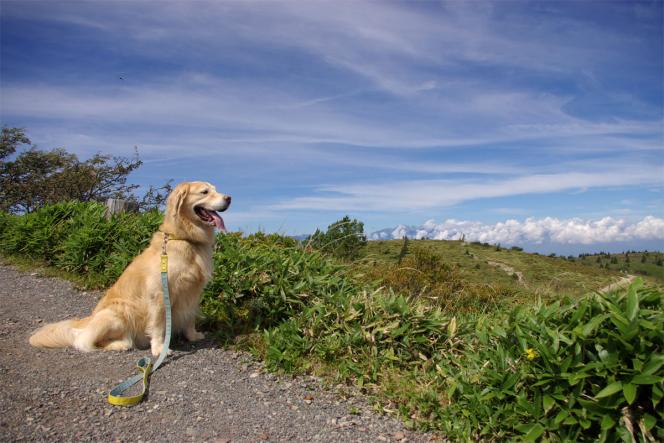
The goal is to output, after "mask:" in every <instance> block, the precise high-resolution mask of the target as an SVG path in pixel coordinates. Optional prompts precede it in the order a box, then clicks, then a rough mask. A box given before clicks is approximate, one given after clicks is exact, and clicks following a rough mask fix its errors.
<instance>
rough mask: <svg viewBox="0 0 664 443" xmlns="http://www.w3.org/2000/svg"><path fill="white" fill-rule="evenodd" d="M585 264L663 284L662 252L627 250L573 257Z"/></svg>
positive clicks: (663, 262) (663, 259)
mask: <svg viewBox="0 0 664 443" xmlns="http://www.w3.org/2000/svg"><path fill="white" fill-rule="evenodd" d="M573 260H574V261H575V262H577V263H580V264H582V265H586V266H592V267H597V268H603V269H606V270H611V271H620V272H624V273H628V274H633V275H640V276H645V277H647V278H649V279H652V280H654V281H656V282H657V283H658V284H664V253H663V252H648V251H643V252H636V251H627V252H623V253H621V254H608V253H600V254H582V255H580V256H579V257H575V258H574V259H573Z"/></svg>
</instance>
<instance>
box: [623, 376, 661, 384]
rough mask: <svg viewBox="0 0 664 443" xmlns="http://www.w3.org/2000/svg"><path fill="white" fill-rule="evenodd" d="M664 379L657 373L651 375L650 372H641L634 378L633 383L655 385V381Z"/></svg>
mask: <svg viewBox="0 0 664 443" xmlns="http://www.w3.org/2000/svg"><path fill="white" fill-rule="evenodd" d="M662 380H664V377H661V376H657V375H650V374H639V375H635V376H634V378H632V381H631V382H632V383H634V384H635V385H654V384H655V383H659V382H660V381H662Z"/></svg>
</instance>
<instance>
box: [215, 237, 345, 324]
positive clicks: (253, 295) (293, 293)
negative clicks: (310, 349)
mask: <svg viewBox="0 0 664 443" xmlns="http://www.w3.org/2000/svg"><path fill="white" fill-rule="evenodd" d="M214 266H215V272H214V274H213V277H212V280H211V282H210V284H209V285H208V286H207V288H206V290H205V292H204V294H203V312H204V314H205V317H206V318H205V320H206V323H208V324H209V325H213V324H214V325H216V326H217V327H218V328H220V329H222V330H225V331H229V330H230V331H246V330H255V329H261V328H266V327H270V326H273V325H276V324H277V323H279V322H281V321H283V320H284V319H286V318H288V317H290V316H293V315H295V314H297V313H299V312H300V311H301V310H302V309H303V307H304V306H305V305H307V304H310V303H314V302H315V301H316V300H318V299H320V298H321V297H329V296H331V295H333V294H336V293H339V292H344V291H348V290H351V289H355V287H354V283H353V282H352V281H351V279H350V278H348V277H347V276H346V275H345V273H344V270H345V268H346V267H345V266H343V265H340V264H338V263H336V262H334V261H333V260H331V259H330V258H328V257H326V256H324V255H322V254H321V253H319V252H315V251H305V250H304V249H303V248H302V247H301V246H300V245H299V243H298V242H296V241H295V240H293V239H290V238H287V237H282V236H278V235H269V236H267V235H264V234H255V235H250V236H248V237H246V238H242V237H241V236H240V235H239V234H232V235H223V234H222V235H219V236H218V237H217V243H216V251H215V253H214Z"/></svg>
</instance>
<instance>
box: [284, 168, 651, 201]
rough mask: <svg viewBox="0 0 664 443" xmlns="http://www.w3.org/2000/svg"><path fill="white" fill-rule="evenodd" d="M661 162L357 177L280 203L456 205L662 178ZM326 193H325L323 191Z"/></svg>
mask: <svg viewBox="0 0 664 443" xmlns="http://www.w3.org/2000/svg"><path fill="white" fill-rule="evenodd" d="M663 172H664V170H663V169H662V167H657V166H655V167H650V166H647V165H643V168H642V170H641V171H639V172H632V173H629V172H628V173H625V172H621V171H620V170H616V171H605V172H602V173H575V172H572V173H559V174H541V175H531V176H523V177H516V178H509V179H504V180H488V181H483V182H472V181H467V182H463V181H449V180H426V181H424V180H423V181H408V182H390V183H383V184H378V185H376V184H370V183H357V184H352V185H336V186H326V187H321V188H319V189H318V191H319V195H318V196H315V197H298V198H295V199H291V200H288V201H285V202H283V203H280V204H278V205H276V206H275V207H276V208H278V209H300V210H327V211H389V212H402V211H411V210H421V209H427V208H436V207H446V206H452V205H455V204H458V203H461V202H464V201H469V200H476V199H485V198H495V197H505V196H512V195H524V194H541V193H551V192H559V191H568V190H573V189H580V188H593V187H606V186H631V185H644V184H654V183H661V181H662V179H661V177H662V174H663ZM320 194H322V195H320Z"/></svg>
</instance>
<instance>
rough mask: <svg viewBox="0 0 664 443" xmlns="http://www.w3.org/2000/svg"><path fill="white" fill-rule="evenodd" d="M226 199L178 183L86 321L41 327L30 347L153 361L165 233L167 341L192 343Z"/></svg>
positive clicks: (160, 323)
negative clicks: (130, 354)
mask: <svg viewBox="0 0 664 443" xmlns="http://www.w3.org/2000/svg"><path fill="white" fill-rule="evenodd" d="M230 203H231V197H230V196H228V195H224V194H220V193H218V192H217V191H216V190H215V187H214V186H212V185H211V184H210V183H206V182H185V183H180V184H179V185H177V186H176V187H175V189H174V190H173V192H171V194H170V195H169V196H168V200H167V203H166V215H165V217H164V222H163V223H162V225H161V226H160V227H159V231H158V232H156V233H155V234H154V235H153V236H152V241H151V242H150V245H149V246H148V247H147V249H145V250H144V251H143V252H142V253H141V254H140V255H139V256H138V257H136V258H135V259H134V260H133V261H132V262H131V263H130V264H129V266H127V268H126V269H125V270H124V272H123V273H122V275H121V276H120V278H119V279H118V281H117V282H116V283H115V284H114V285H113V286H112V287H111V288H110V289H109V290H108V291H107V292H106V294H105V295H104V297H102V299H101V300H100V301H99V303H98V304H97V307H96V308H95V309H94V311H93V312H92V314H91V315H90V316H89V317H86V318H83V319H74V320H65V321H61V322H58V323H51V324H48V325H45V326H43V327H42V328H40V329H38V330H37V331H35V332H34V334H33V335H32V336H31V337H30V344H31V345H32V346H36V347H41V348H62V347H67V346H73V347H74V348H76V349H79V350H81V351H84V352H88V351H92V350H94V349H106V350H127V349H130V348H132V347H134V346H136V347H139V348H144V347H147V345H148V343H149V344H150V347H151V352H152V354H153V355H155V356H157V355H159V353H160V352H161V350H162V348H163V344H164V330H165V313H164V302H163V298H162V288H161V273H160V259H159V257H160V255H161V252H162V245H163V243H164V234H168V236H169V240H168V242H167V251H168V259H169V260H168V287H169V292H170V296H171V307H172V308H171V309H172V319H173V334H177V333H183V334H184V337H185V338H186V339H187V340H189V341H194V340H200V339H201V338H203V337H204V336H203V334H201V333H200V332H198V331H197V330H196V325H195V321H196V314H197V313H198V305H199V301H200V295H201V292H202V291H203V287H204V286H205V284H206V283H207V282H208V280H210V277H211V276H212V248H213V246H214V239H215V233H214V229H215V227H216V228H218V229H220V230H222V231H225V230H226V227H225V226H224V222H223V219H222V218H221V217H220V216H219V214H217V212H216V211H225V210H226V209H227V208H228V206H229V205H230Z"/></svg>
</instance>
